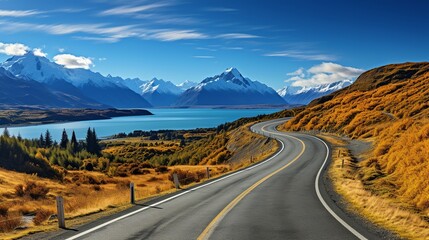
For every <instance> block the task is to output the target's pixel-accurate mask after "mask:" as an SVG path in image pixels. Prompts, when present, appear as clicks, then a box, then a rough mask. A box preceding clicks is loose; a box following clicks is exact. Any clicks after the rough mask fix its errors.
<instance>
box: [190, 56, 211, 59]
mask: <svg viewBox="0 0 429 240" xmlns="http://www.w3.org/2000/svg"><path fill="white" fill-rule="evenodd" d="M193 57H194V58H203V59H213V58H215V57H214V56H210V55H198V56H193Z"/></svg>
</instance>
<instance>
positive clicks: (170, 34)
mask: <svg viewBox="0 0 429 240" xmlns="http://www.w3.org/2000/svg"><path fill="white" fill-rule="evenodd" d="M147 38H150V39H157V40H161V41H177V40H184V39H205V38H208V36H207V35H205V34H203V33H199V32H196V31H194V30H166V31H160V32H157V33H154V34H151V35H148V36H147Z"/></svg>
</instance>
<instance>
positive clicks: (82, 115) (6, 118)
mask: <svg viewBox="0 0 429 240" xmlns="http://www.w3.org/2000/svg"><path fill="white" fill-rule="evenodd" d="M147 115H153V113H152V112H150V111H148V110H144V109H114V108H109V109H48V110H46V109H31V110H28V109H25V110H24V109H11V110H0V128H6V127H7V128H9V127H10V128H12V127H26V126H36V125H44V124H54V123H68V122H78V121H90V120H106V119H112V118H114V117H129V116H147Z"/></svg>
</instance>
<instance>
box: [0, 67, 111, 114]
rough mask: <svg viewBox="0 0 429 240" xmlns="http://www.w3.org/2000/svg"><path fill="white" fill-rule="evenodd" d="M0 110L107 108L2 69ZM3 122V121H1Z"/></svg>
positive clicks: (81, 96) (90, 100)
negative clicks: (20, 108) (25, 108)
mask: <svg viewBox="0 0 429 240" xmlns="http://www.w3.org/2000/svg"><path fill="white" fill-rule="evenodd" d="M0 86H1V87H0V108H9V107H24V106H28V107H52V108H105V107H107V106H106V105H102V104H100V103H97V102H95V101H93V100H92V99H89V98H87V97H85V96H83V95H82V94H80V95H79V94H71V93H70V92H64V91H60V90H58V89H55V90H53V89H52V88H50V87H48V86H47V85H46V84H44V83H40V82H37V81H34V80H29V79H22V78H18V77H16V76H14V75H13V74H12V73H11V72H9V71H7V70H6V69H4V68H2V67H0ZM0 121H1V120H0Z"/></svg>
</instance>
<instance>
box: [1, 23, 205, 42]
mask: <svg viewBox="0 0 429 240" xmlns="http://www.w3.org/2000/svg"><path fill="white" fill-rule="evenodd" d="M0 29H1V30H6V31H11V32H20V31H41V32H46V33H49V34H54V35H65V34H75V33H84V34H88V36H75V38H77V39H82V40H91V41H101V42H108V43H114V42H117V41H119V40H121V39H124V38H131V37H135V38H141V39H147V40H150V39H152V40H159V41H178V40H186V39H188V40H189V39H206V38H209V36H208V35H206V34H204V33H201V32H198V31H196V30H191V29H185V30H178V29H144V28H139V27H137V26H136V25H123V26H109V25H108V24H103V23H100V24H56V25H50V24H33V23H19V22H8V21H0Z"/></svg>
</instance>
